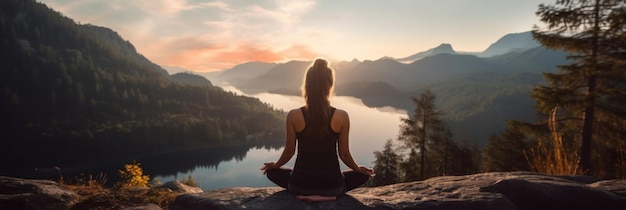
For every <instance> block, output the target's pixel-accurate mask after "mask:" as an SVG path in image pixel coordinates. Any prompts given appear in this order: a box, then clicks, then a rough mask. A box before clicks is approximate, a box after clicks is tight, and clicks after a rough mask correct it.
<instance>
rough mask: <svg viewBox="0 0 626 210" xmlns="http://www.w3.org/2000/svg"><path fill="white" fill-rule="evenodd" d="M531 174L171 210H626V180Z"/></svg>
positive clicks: (282, 195)
mask: <svg viewBox="0 0 626 210" xmlns="http://www.w3.org/2000/svg"><path fill="white" fill-rule="evenodd" d="M593 181H595V180H593V179H592V178H590V177H582V176H561V177H557V176H549V175H544V174H538V173H532V172H494V173H482V174H474V175H467V176H443V177H435V178H431V179H428V180H424V181H418V182H410V183H400V184H394V185H388V186H381V187H373V188H358V189H355V190H352V191H350V192H348V193H347V195H345V196H341V197H339V198H338V199H337V200H336V201H329V202H319V203H308V202H304V201H300V200H297V199H295V196H294V195H292V194H291V193H289V192H287V191H285V190H284V189H282V188H278V187H268V188H243V187H239V188H227V189H220V190H214V191H207V192H203V193H195V194H184V195H180V196H178V197H177V198H176V200H175V201H174V202H173V203H172V205H171V206H170V208H171V209H298V210H308V209H337V210H339V209H504V210H506V209H626V198H624V197H623V196H624V192H626V181H624V180H606V181H598V182H593Z"/></svg>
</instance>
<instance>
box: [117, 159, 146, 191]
mask: <svg viewBox="0 0 626 210" xmlns="http://www.w3.org/2000/svg"><path fill="white" fill-rule="evenodd" d="M140 165H141V164H140V163H137V162H135V161H133V163H131V164H126V165H124V169H123V170H119V171H118V173H119V175H120V177H121V178H122V179H121V180H120V182H118V183H117V186H118V187H120V188H133V187H148V182H149V181H150V177H149V176H148V175H143V169H141V166H140Z"/></svg>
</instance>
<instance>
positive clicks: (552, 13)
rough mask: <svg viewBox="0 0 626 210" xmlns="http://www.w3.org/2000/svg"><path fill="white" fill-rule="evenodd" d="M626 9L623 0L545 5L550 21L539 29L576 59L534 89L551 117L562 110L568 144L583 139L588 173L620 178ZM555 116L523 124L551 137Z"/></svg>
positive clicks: (625, 114)
mask: <svg viewBox="0 0 626 210" xmlns="http://www.w3.org/2000/svg"><path fill="white" fill-rule="evenodd" d="M624 8H626V3H624V1H618V0H603V1H582V0H576V1H556V2H555V4H552V5H546V4H541V5H540V6H539V9H538V11H537V15H538V16H539V17H540V19H541V21H542V22H544V24H545V25H544V26H543V27H536V28H535V29H534V30H533V36H534V38H535V39H536V40H537V41H539V42H540V43H541V44H542V45H544V46H546V47H548V48H551V49H558V50H563V51H566V52H568V53H569V54H570V56H569V58H570V59H572V61H573V62H572V63H571V64H568V65H562V66H559V72H557V73H545V74H544V76H545V79H546V80H547V82H548V84H547V85H541V86H537V87H536V88H535V89H533V91H532V97H533V98H534V99H535V101H536V108H537V110H538V111H539V112H540V113H541V114H543V115H544V116H545V118H546V119H547V118H548V115H550V113H551V112H552V110H555V109H557V110H558V112H556V113H555V114H556V117H555V120H554V124H555V125H554V126H556V127H558V128H559V130H558V132H559V133H558V136H559V138H562V143H563V145H564V146H565V148H567V147H568V146H569V145H571V144H574V143H577V144H579V148H580V150H578V151H580V153H579V154H578V155H579V156H578V157H579V158H580V161H579V163H580V169H581V171H582V173H585V174H591V175H595V176H599V177H606V178H611V177H615V175H616V173H617V172H616V171H617V170H618V169H617V168H618V167H617V166H616V165H615V164H613V163H616V162H619V161H618V158H619V157H618V156H619V155H618V154H619V152H618V151H619V149H618V147H619V146H618V145H620V144H621V143H622V142H624V141H626V137H625V135H624V133H625V132H626V127H624V126H623V125H624V123H625V122H626V111H625V110H626V109H625V108H626V106H624V102H619V101H620V100H614V99H618V98H619V99H624V98H625V96H626V86H625V85H624V84H626V72H625V71H624V64H623V63H624V61H625V60H626V58H625V57H624V55H623V54H624V53H623V52H624V50H623V49H624V46H626V45H625V44H626V37H625V36H624V35H623V34H624V30H625V28H626V25H625V24H626V22H624V21H623V20H624V16H625V15H626V9H624ZM621 101H623V100H621ZM549 121H552V120H545V121H541V122H539V123H537V124H535V125H532V124H524V123H518V125H520V127H525V128H523V129H525V130H527V131H528V134H529V135H533V137H534V138H535V139H544V140H546V142H549V141H547V139H554V137H552V136H554V134H550V131H549V129H548V127H549V123H548V122H549ZM550 127H551V126H550ZM570 151H572V152H573V150H570Z"/></svg>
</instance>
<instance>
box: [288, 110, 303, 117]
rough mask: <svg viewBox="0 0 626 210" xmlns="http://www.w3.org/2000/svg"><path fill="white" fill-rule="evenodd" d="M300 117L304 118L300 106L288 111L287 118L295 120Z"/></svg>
mask: <svg viewBox="0 0 626 210" xmlns="http://www.w3.org/2000/svg"><path fill="white" fill-rule="evenodd" d="M299 118H302V110H300V109H299V108H297V109H292V110H289V112H288V113H287V119H290V120H295V119H299Z"/></svg>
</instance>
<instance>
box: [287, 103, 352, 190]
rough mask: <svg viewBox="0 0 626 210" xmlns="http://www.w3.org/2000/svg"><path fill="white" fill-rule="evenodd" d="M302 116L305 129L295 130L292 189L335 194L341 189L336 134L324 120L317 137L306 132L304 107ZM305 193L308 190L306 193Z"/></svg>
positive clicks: (331, 112) (332, 108) (337, 137)
mask: <svg viewBox="0 0 626 210" xmlns="http://www.w3.org/2000/svg"><path fill="white" fill-rule="evenodd" d="M300 110H301V111H302V113H303V115H304V116H305V119H304V121H305V128H304V129H303V130H302V131H300V132H297V133H296V137H297V141H298V155H297V157H296V163H295V166H294V170H293V172H292V175H291V177H290V180H289V182H290V183H289V185H290V186H291V188H292V189H290V190H292V191H293V189H299V190H300V193H299V194H318V195H324V194H328V195H338V194H341V193H343V192H344V190H345V188H344V186H345V184H344V180H343V174H342V173H341V169H340V167H339V159H338V156H337V142H338V140H339V133H337V132H335V131H333V129H332V128H331V126H330V121H329V123H328V127H327V129H328V132H327V133H326V134H325V135H322V137H321V138H317V139H316V138H313V137H312V136H311V135H306V132H305V130H306V116H307V115H306V109H305V108H304V107H302V108H300ZM335 110H336V109H335V108H334V107H331V108H330V112H329V115H330V117H329V119H332V117H333V114H334V113H335ZM306 192H309V193H306Z"/></svg>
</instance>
